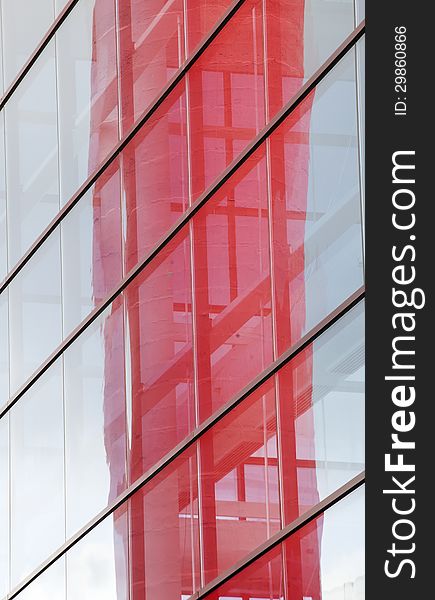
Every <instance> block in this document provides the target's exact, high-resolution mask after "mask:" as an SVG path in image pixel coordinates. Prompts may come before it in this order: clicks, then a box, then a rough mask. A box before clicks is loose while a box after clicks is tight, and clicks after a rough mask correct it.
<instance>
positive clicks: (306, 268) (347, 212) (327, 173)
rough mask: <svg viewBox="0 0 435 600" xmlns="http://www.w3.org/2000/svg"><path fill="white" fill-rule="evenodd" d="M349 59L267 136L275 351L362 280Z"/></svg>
mask: <svg viewBox="0 0 435 600" xmlns="http://www.w3.org/2000/svg"><path fill="white" fill-rule="evenodd" d="M354 65H355V56H354V53H353V52H350V53H349V54H348V55H347V56H346V57H345V58H344V59H343V60H342V61H341V62H340V63H339V65H338V66H337V67H336V68H335V69H334V70H333V71H332V72H331V74H330V75H329V76H328V77H327V79H326V80H325V81H323V82H322V83H321V84H320V85H319V86H318V87H317V89H316V90H315V92H314V93H312V94H310V95H309V96H308V97H307V98H306V99H305V101H304V102H303V103H302V104H301V105H300V106H299V107H298V109H297V110H296V111H295V112H293V113H292V114H291V115H290V117H289V118H288V119H287V120H286V121H285V122H284V123H283V125H281V126H280V127H279V128H278V129H277V130H276V132H274V133H273V134H272V136H271V138H270V142H269V144H270V154H271V200H272V236H273V263H274V266H275V297H276V318H277V326H276V330H277V347H278V353H279V354H280V353H282V352H284V351H285V350H286V349H287V348H288V347H289V346H290V345H291V344H293V343H295V342H296V341H297V340H298V339H299V338H300V336H301V335H303V334H304V333H305V332H306V331H307V330H309V329H310V328H311V327H313V326H314V325H315V324H316V323H318V322H319V321H320V320H321V319H322V318H323V317H325V316H326V315H327V314H328V313H329V312H331V311H332V310H333V309H334V308H336V306H338V305H339V304H340V303H341V302H342V301H344V300H345V299H346V298H347V297H348V296H350V294H351V293H352V292H354V291H355V290H356V289H357V288H358V287H359V286H360V285H362V282H363V275H362V244H361V213H360V190H359V173H358V144H357V124H356V93H355V69H354Z"/></svg>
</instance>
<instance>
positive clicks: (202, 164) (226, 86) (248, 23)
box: [187, 0, 265, 200]
mask: <svg viewBox="0 0 435 600" xmlns="http://www.w3.org/2000/svg"><path fill="white" fill-rule="evenodd" d="M263 73H264V69H263V29H262V9H261V3H260V2H259V1H258V0H247V1H246V2H245V3H244V5H243V6H242V7H241V8H240V9H239V10H238V11H237V13H236V14H235V15H234V16H233V18H232V19H231V20H230V22H229V23H228V24H227V25H226V26H225V27H224V29H223V30H222V31H221V32H220V33H219V36H218V37H217V38H216V39H215V40H214V42H213V43H212V44H211V45H210V46H209V47H208V48H207V50H206V51H205V52H204V54H203V55H202V56H201V57H200V58H199V60H198V61H197V62H196V63H195V65H194V66H193V67H192V69H191V70H190V71H189V73H188V75H187V81H188V86H189V105H188V109H189V117H190V135H191V142H192V143H191V148H192V149H191V157H192V199H193V200H195V199H196V198H197V197H198V195H200V194H201V193H202V192H203V190H204V189H205V188H206V187H208V185H210V183H211V182H212V181H213V180H214V179H215V178H216V177H217V176H218V175H219V173H220V172H221V171H222V170H223V169H224V168H225V167H226V166H227V165H228V164H229V163H230V162H231V161H232V160H233V158H234V157H235V156H236V155H237V154H238V153H239V152H240V151H241V150H242V148H244V147H245V146H246V145H247V144H248V143H249V141H250V140H251V139H252V138H253V137H254V136H255V134H256V133H257V132H258V131H259V130H260V129H261V128H262V127H263V126H264V123H265V115H264V77H263Z"/></svg>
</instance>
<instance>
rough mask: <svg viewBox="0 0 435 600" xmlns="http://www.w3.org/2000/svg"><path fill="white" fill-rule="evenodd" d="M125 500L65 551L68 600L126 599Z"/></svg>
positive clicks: (126, 546) (126, 531)
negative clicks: (112, 512) (117, 508)
mask: <svg viewBox="0 0 435 600" xmlns="http://www.w3.org/2000/svg"><path fill="white" fill-rule="evenodd" d="M127 561H128V521H127V504H123V506H122V507H121V508H120V509H119V510H117V511H116V512H115V513H114V514H113V515H110V516H109V517H108V518H106V519H105V520H104V521H103V522H102V523H101V524H100V525H99V526H98V527H96V528H95V529H93V530H92V531H91V532H90V533H88V534H87V535H86V537H84V538H83V539H82V540H81V541H80V542H79V543H78V544H76V545H75V546H73V548H72V549H71V550H70V551H69V552H68V553H67V597H68V600H128V598H129V595H128V570H127V569H128V567H127Z"/></svg>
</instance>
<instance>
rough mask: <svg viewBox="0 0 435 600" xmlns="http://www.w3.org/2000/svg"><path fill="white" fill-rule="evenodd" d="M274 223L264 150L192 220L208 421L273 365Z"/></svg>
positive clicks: (200, 368) (203, 412) (201, 387)
mask: <svg viewBox="0 0 435 600" xmlns="http://www.w3.org/2000/svg"><path fill="white" fill-rule="evenodd" d="M268 223H269V221H268V213H267V176H266V160H265V156H264V147H262V148H260V150H258V151H257V152H256V154H255V156H254V157H252V158H251V159H250V160H248V161H247V163H245V164H244V165H243V167H242V168H241V169H239V170H238V171H237V173H236V175H235V176H233V177H232V178H231V179H230V180H229V181H228V182H226V183H225V184H224V185H223V186H222V187H221V188H220V190H219V192H218V193H217V194H216V196H215V197H214V198H213V199H211V200H210V201H208V202H207V203H206V204H205V206H204V207H203V208H202V209H201V211H199V212H198V214H197V215H196V216H195V217H194V219H193V226H192V229H193V237H194V241H193V250H194V268H195V271H194V300H195V305H196V323H195V330H196V333H197V346H198V364H197V376H198V394H199V399H200V407H199V408H200V419H201V420H203V419H205V418H207V417H208V416H209V415H210V414H212V413H213V412H214V411H215V410H217V408H219V407H220V406H221V405H222V404H223V403H224V402H226V401H227V400H229V399H230V398H231V396H232V395H233V394H235V393H236V392H238V391H239V390H241V389H242V388H243V386H245V385H246V384H247V383H248V382H249V381H250V380H251V379H253V378H254V377H255V376H256V375H257V374H258V373H260V372H261V371H262V370H263V369H264V368H265V367H266V366H267V364H268V363H269V362H270V361H271V360H272V333H271V320H272V319H271V283H270V262H269V237H268V236H269V234H268Z"/></svg>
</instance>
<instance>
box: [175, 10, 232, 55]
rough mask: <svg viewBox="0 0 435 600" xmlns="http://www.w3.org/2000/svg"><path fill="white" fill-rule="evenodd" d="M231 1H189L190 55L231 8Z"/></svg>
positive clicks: (188, 43)
mask: <svg viewBox="0 0 435 600" xmlns="http://www.w3.org/2000/svg"><path fill="white" fill-rule="evenodd" d="M231 4H232V1H231V0H188V1H187V6H186V8H187V37H188V39H187V45H188V48H189V54H191V53H192V51H193V50H194V49H195V48H196V46H197V45H198V44H199V43H200V42H201V40H202V38H203V37H205V35H206V34H207V32H208V31H210V30H211V29H212V27H213V26H214V25H215V24H216V23H217V22H218V21H219V19H220V18H221V16H222V15H223V14H224V12H225V11H226V10H227V8H228V7H229V6H231Z"/></svg>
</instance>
